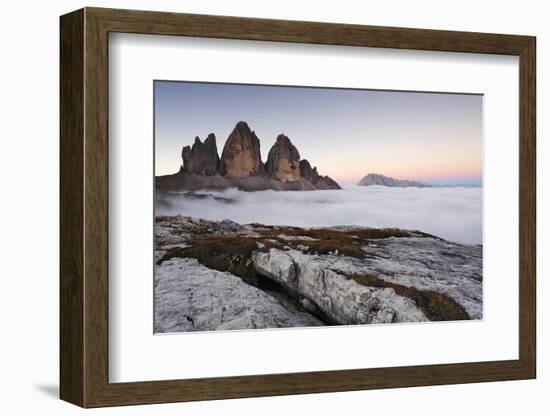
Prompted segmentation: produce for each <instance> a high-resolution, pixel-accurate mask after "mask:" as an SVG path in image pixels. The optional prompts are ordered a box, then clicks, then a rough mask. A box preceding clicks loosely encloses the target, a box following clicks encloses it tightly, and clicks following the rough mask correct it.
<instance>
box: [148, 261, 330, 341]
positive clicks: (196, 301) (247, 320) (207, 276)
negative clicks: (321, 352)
mask: <svg viewBox="0 0 550 416" xmlns="http://www.w3.org/2000/svg"><path fill="white" fill-rule="evenodd" d="M319 325H323V323H322V322H321V321H319V320H318V319H316V318H315V317H313V316H311V315H309V314H306V313H303V312H300V311H296V310H294V311H292V310H289V309H287V308H285V307H284V306H283V305H282V304H281V303H280V302H279V301H278V300H277V299H275V298H274V297H272V296H271V295H269V294H267V293H265V292H263V291H262V290H260V289H257V288H255V287H253V286H250V285H248V284H246V283H244V282H243V281H242V280H241V279H240V278H238V277H236V276H233V275H231V274H229V273H224V272H219V271H216V270H211V269H208V268H207V267H204V266H202V265H200V264H199V263H198V261H197V260H195V259H174V260H171V261H168V262H165V263H164V264H163V265H162V267H158V268H157V269H156V272H155V332H157V333H162V332H188V331H219V330H231V329H254V328H281V327H307V326H319Z"/></svg>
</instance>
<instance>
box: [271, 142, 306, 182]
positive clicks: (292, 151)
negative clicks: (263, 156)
mask: <svg viewBox="0 0 550 416" xmlns="http://www.w3.org/2000/svg"><path fill="white" fill-rule="evenodd" d="M265 168H266V173H267V175H268V176H270V177H272V178H273V179H278V180H280V181H283V182H298V181H299V180H300V178H301V174H300V153H299V152H298V149H296V147H295V146H294V145H293V144H292V142H291V141H290V139H289V138H288V137H287V136H285V135H284V134H279V136H277V140H276V141H275V144H274V145H273V146H272V147H271V149H270V150H269V154H268V157H267V162H266V165H265Z"/></svg>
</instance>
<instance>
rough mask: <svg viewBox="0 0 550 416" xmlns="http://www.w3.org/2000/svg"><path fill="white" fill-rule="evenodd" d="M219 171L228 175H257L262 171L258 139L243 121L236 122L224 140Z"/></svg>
mask: <svg viewBox="0 0 550 416" xmlns="http://www.w3.org/2000/svg"><path fill="white" fill-rule="evenodd" d="M220 172H221V174H222V175H224V176H228V177H245V176H258V175H262V174H263V173H264V165H263V163H262V156H261V154H260V141H259V140H258V137H257V136H256V133H254V132H253V131H251V130H250V127H248V124H246V123H245V122H244V121H239V122H238V123H237V125H236V126H235V128H234V129H233V131H232V132H231V134H230V135H229V137H228V138H227V141H226V142H225V146H224V147H223V151H222V157H221V162H220Z"/></svg>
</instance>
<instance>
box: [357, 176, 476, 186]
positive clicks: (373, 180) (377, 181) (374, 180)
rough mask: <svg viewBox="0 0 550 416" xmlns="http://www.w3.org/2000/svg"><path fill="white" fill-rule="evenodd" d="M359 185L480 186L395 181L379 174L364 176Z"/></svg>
mask: <svg viewBox="0 0 550 416" xmlns="http://www.w3.org/2000/svg"><path fill="white" fill-rule="evenodd" d="M357 185H360V186H371V185H379V186H388V187H393V188H413V187H414V188H458V187H466V188H476V187H479V186H480V185H476V184H471V183H469V184H459V183H457V184H430V183H426V182H420V181H412V180H407V179H395V178H392V177H390V176H385V175H381V174H379V173H369V174H368V175H366V176H364V177H363V179H361V180H360V181H359V183H358V184H357Z"/></svg>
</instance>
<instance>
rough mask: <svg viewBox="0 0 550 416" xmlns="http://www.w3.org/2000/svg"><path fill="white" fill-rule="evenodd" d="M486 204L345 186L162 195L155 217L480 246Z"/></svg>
mask: <svg viewBox="0 0 550 416" xmlns="http://www.w3.org/2000/svg"><path fill="white" fill-rule="evenodd" d="M481 203H482V188H459V187H457V188H388V187H382V186H346V187H345V188H344V189H342V190H337V191H335V190H330V191H307V192H297V191H294V192H276V191H260V192H242V191H238V190H236V189H229V190H225V191H221V192H214V191H200V192H194V193H179V194H175V193H171V194H166V193H158V194H157V201H156V207H155V209H156V215H175V214H181V215H185V216H193V217H199V218H205V219H209V220H222V219H225V218H229V219H230V220H232V221H235V222H238V223H241V224H247V223H252V222H257V223H262V224H273V225H292V226H299V227H323V226H335V225H360V226H367V227H397V228H405V229H414V230H420V231H424V232H427V233H430V234H435V235H438V236H440V237H442V238H445V239H447V240H451V241H456V242H460V243H474V244H481V242H482V206H481Z"/></svg>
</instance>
